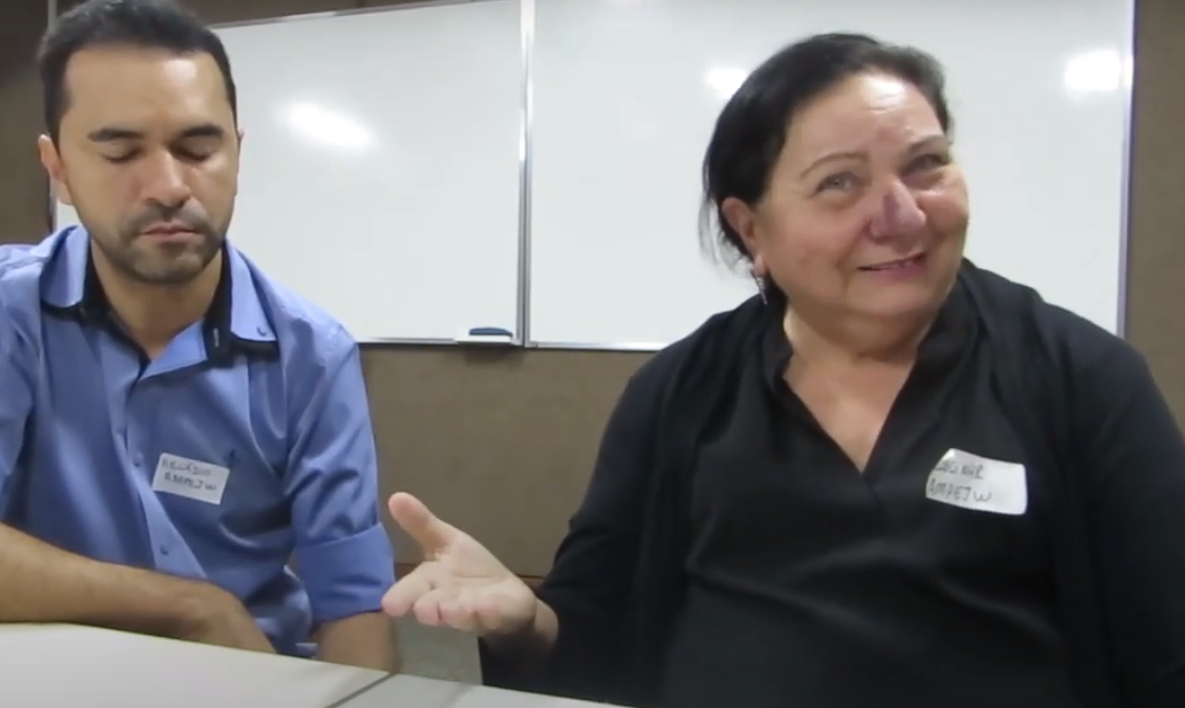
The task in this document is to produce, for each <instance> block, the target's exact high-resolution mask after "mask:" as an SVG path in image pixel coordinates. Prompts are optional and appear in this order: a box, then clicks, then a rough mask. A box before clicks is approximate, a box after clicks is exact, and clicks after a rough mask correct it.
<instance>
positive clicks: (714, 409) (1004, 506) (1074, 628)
mask: <svg viewBox="0 0 1185 708" xmlns="http://www.w3.org/2000/svg"><path fill="white" fill-rule="evenodd" d="M790 355H791V353H790V350H789V347H788V344H787V342H786V339H785V336H784V334H783V333H782V329H781V316H780V312H779V311H778V310H777V309H776V308H770V307H763V306H762V304H761V303H760V302H759V301H756V300H754V301H750V302H749V303H746V304H745V305H743V306H742V307H741V308H738V310H736V311H734V312H731V313H725V314H722V315H719V316H717V317H715V318H713V319H712V320H710V321H709V322H708V323H707V324H706V325H705V326H704V327H703V328H702V329H701V330H699V331H697V332H696V333H695V334H693V335H692V336H691V337H689V338H687V339H685V340H683V341H681V342H680V343H677V344H676V345H673V346H672V347H670V348H668V349H667V350H664V351H663V352H661V353H659V354H658V355H657V356H656V357H655V358H654V359H652V360H651V361H650V362H649V363H648V364H647V365H645V366H644V367H643V368H642V369H641V370H639V372H638V373H637V374H636V375H635V376H634V378H633V379H632V380H631V381H630V383H629V385H628V386H627V388H626V391H625V392H624V393H623V395H622V398H621V401H620V402H619V405H618V407H617V409H616V410H615V412H614V414H613V416H612V417H611V420H610V422H609V425H608V427H607V429H606V432H605V436H604V440H603V443H602V448H601V452H600V455H599V457H598V461H597V465H596V469H595V471H594V474H593V478H592V481H591V483H590V486H589V489H588V492H587V496H586V498H585V500H584V502H583V504H582V505H581V507H580V509H579V510H578V511H577V512H576V514H575V516H574V517H573V519H572V523H571V529H570V532H569V535H568V536H567V538H565V540H564V542H563V544H562V545H561V547H560V550H559V551H558V553H557V556H556V562H555V566H554V568H553V570H552V572H551V573H550V574H549V576H548V578H547V579H546V581H545V583H544V585H543V587H542V588H541V589H540V596H541V598H542V599H543V600H544V601H545V602H547V603H548V604H549V605H550V606H551V607H552V608H553V609H555V611H556V613H557V615H558V617H559V619H560V639H559V641H558V643H557V646H556V647H555V650H554V651H553V652H552V656H551V659H550V661H549V662H548V663H547V664H546V665H545V666H544V667H542V669H541V671H540V672H538V673H536V674H533V675H531V676H526V677H524V676H514V675H512V674H510V673H508V672H507V671H506V670H505V669H506V667H505V666H503V665H501V663H500V662H499V661H498V660H497V657H494V656H493V655H492V654H491V653H490V652H488V651H486V650H485V649H484V648H483V652H482V653H483V669H484V671H485V679H486V681H487V683H490V684H493V685H502V686H506V687H511V688H518V689H526V690H539V691H545V692H551V693H559V694H564V695H574V696H577V697H582V698H588V699H593V700H607V701H614V702H618V703H622V704H630V705H658V706H664V707H665V708H701V707H703V708H708V707H709V706H710V707H711V708H723V707H727V708H765V707H767V706H768V707H770V708H773V707H774V706H777V707H779V708H780V707H782V706H787V707H791V708H793V707H795V706H803V707H804V708H849V707H850V706H857V705H859V706H864V705H868V706H877V707H878V708H880V707H887V708H894V707H896V706H902V708H904V707H906V706H908V707H909V708H946V706H951V705H958V706H965V707H968V708H978V707H979V706H983V707H984V708H988V707H989V706H990V707H995V706H1000V705H1014V706H1018V707H1027V706H1034V708H1036V707H1040V708H1063V707H1065V708H1078V707H1079V706H1090V707H1091V708H1095V707H1096V706H1097V707H1100V708H1101V707H1107V708H1110V707H1112V706H1113V707H1115V708H1127V707H1129V706H1130V707H1133V708H1134V707H1135V706H1140V707H1152V706H1156V707H1158V708H1160V707H1164V708H1168V707H1169V706H1172V707H1173V708H1180V706H1185V544H1183V543H1180V542H1178V541H1177V539H1176V534H1175V524H1174V522H1175V520H1176V517H1178V516H1180V515H1182V514H1183V513H1185V442H1183V440H1182V437H1181V435H1180V432H1179V430H1178V428H1177V426H1176V425H1175V423H1174V421H1173V419H1172V416H1171V415H1170V413H1169V411H1168V409H1167V407H1166V405H1165V404H1164V401H1163V399H1162V397H1161V396H1160V394H1159V392H1158V391H1157V389H1156V387H1155V385H1154V383H1153V381H1152V378H1151V376H1150V375H1149V373H1148V370H1147V368H1146V366H1145V364H1144V363H1143V361H1142V360H1141V358H1140V357H1139V355H1138V354H1137V353H1136V352H1135V351H1134V350H1133V349H1132V348H1131V347H1130V346H1128V345H1126V344H1125V343H1124V342H1123V341H1122V340H1119V339H1118V338H1115V337H1113V336H1111V335H1109V334H1107V333H1106V332H1103V331H1102V330H1100V329H1098V328H1097V327H1095V326H1093V325H1092V324H1090V323H1088V322H1087V321H1085V320H1083V319H1081V318H1079V317H1077V316H1075V315H1072V314H1070V313H1068V312H1066V311H1064V310H1061V309H1059V308H1056V307H1053V306H1050V305H1047V304H1045V303H1043V302H1041V301H1040V299H1039V298H1037V297H1036V296H1035V294H1034V293H1032V291H1030V290H1028V289H1027V288H1023V287H1022V286H1019V285H1016V284H1013V283H1010V282H1008V281H1006V280H1004V279H1002V278H999V277H998V276H994V275H992V274H990V273H987V272H985V271H980V270H978V269H976V268H975V267H974V266H972V265H971V264H970V263H967V264H965V266H964V268H963V270H962V272H961V273H960V278H959V281H958V284H957V285H956V287H955V289H954V291H953V292H952V294H951V296H950V298H949V299H948V301H947V302H946V304H945V305H944V307H943V309H942V312H941V314H940V317H939V320H938V322H937V323H936V325H935V327H934V328H933V329H932V331H931V333H930V335H929V336H928V338H927V340H926V341H925V343H924V344H923V347H922V350H921V352H920V354H919V360H918V363H917V365H916V366H915V368H914V371H913V372H912V373H911V375H910V377H909V379H908V381H907V382H906V384H905V386H904V388H903V390H902V392H901V393H900V395H899V396H898V399H897V401H896V402H895V404H894V406H893V409H892V410H891V412H890V416H889V418H888V420H887V422H886V425H885V427H884V429H883V432H882V434H881V436H880V438H879V439H878V441H877V443H876V446H875V447H874V449H873V452H872V456H871V458H870V460H869V463H868V466H867V469H866V470H865V471H864V473H863V474H861V473H860V472H859V471H858V470H856V468H855V467H854V466H853V465H852V463H851V462H850V461H848V459H847V458H846V457H845V456H844V454H843V453H842V451H840V450H839V448H838V446H837V445H836V444H835V443H834V442H833V441H832V440H831V439H830V438H829V437H828V436H827V435H826V434H825V433H824V432H823V431H822V429H821V428H820V427H819V425H818V424H817V423H816V422H815V420H814V419H813V417H812V416H811V415H810V413H809V411H807V410H806V408H805V406H804V405H803V404H802V403H801V401H799V400H798V399H797V398H796V397H795V396H794V395H793V393H792V392H790V391H789V389H788V387H787V386H786V385H785V383H784V382H783V379H782V372H783V371H784V370H785V366H786V364H787V362H788V358H789V356H790ZM960 475H962V476H965V477H966V479H960ZM964 482H966V483H964Z"/></svg>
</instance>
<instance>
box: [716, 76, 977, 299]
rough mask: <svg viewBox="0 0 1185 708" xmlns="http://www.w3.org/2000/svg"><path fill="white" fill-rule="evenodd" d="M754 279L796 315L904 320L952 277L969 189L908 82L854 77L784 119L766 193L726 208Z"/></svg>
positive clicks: (941, 292)
mask: <svg viewBox="0 0 1185 708" xmlns="http://www.w3.org/2000/svg"><path fill="white" fill-rule="evenodd" d="M724 210H725V214H726V216H727V218H728V220H729V223H730V224H731V225H732V226H733V228H735V229H736V230H737V231H738V232H739V233H740V234H741V236H742V238H743V239H744V240H745V243H746V246H747V247H748V249H749V253H750V254H751V255H752V256H753V262H754V270H755V274H756V275H759V276H760V275H765V274H769V275H771V276H772V277H773V280H774V281H775V282H776V283H777V284H778V285H779V287H781V288H782V290H783V291H784V292H785V293H786V294H787V295H788V296H789V297H790V301H791V302H793V303H794V308H795V310H796V311H797V312H798V313H799V315H800V316H802V314H803V313H804V311H807V310H809V311H811V312H814V313H817V314H822V315H827V316H848V317H851V316H855V317H863V318H877V319H897V318H912V317H917V316H919V315H925V314H928V313H931V312H933V311H934V310H936V309H937V308H938V307H939V306H940V304H941V302H942V301H943V300H944V299H945V297H946V295H947V293H948V292H949V290H950V287H951V284H952V283H953V281H954V278H955V275H956V273H957V272H958V268H959V263H960V261H961V259H962V255H963V242H964V239H965V235H966V230H967V219H968V205H967V189H966V185H965V184H964V181H963V174H962V172H961V171H960V169H959V167H958V165H956V164H955V162H954V159H953V157H952V154H951V146H950V143H949V142H948V140H947V137H946V135H945V134H944V133H943V130H942V127H941V125H940V124H939V121H938V117H937V116H936V115H935V113H934V109H933V108H932V107H931V106H930V104H929V102H928V101H927V100H926V99H925V97H924V96H923V95H922V94H921V93H920V92H919V91H918V89H917V88H916V87H915V86H914V85H913V84H911V83H909V82H908V81H904V80H902V79H898V78H896V77H894V76H891V75H887V74H883V73H868V74H860V75H857V76H853V77H851V78H849V79H847V80H845V81H844V82H843V83H841V84H838V85H837V86H835V87H833V88H832V89H830V90H829V91H827V92H826V93H824V94H822V95H820V96H819V97H817V98H815V99H814V100H813V101H811V102H809V103H808V104H806V105H804V106H803V107H802V108H800V109H799V110H798V111H797V112H796V113H795V114H794V115H793V116H791V121H790V128H789V131H788V133H787V135H786V141H785V145H784V146H783V148H782V152H781V154H780V155H779V157H778V160H777V163H776V165H775V166H774V169H773V173H772V175H771V177H770V181H769V186H768V188H767V191H766V194H765V196H764V197H763V198H762V199H761V201H760V202H759V203H757V204H755V205H752V206H750V205H745V204H744V203H742V202H740V201H739V200H736V199H731V200H728V201H726V203H725V205H724Z"/></svg>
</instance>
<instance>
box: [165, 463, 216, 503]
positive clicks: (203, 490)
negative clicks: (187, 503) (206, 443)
mask: <svg viewBox="0 0 1185 708" xmlns="http://www.w3.org/2000/svg"><path fill="white" fill-rule="evenodd" d="M228 477H230V470H229V469H227V468H226V467H219V466H218V465H212V464H210V463H209V462H200V461H198V460H191V459H189V458H187V457H178V456H177V455H170V454H168V453H167V452H166V453H163V454H162V455H161V456H160V461H159V462H157V463H156V475H155V476H153V478H152V489H153V491H156V492H164V493H165V494H176V495H177V496H179V497H188V498H189V499H196V500H197V501H201V502H206V503H207V504H221V503H222V493H223V492H224V491H226V480H227V478H228Z"/></svg>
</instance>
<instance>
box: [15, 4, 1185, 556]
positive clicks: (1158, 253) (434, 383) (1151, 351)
mask: <svg viewBox="0 0 1185 708" xmlns="http://www.w3.org/2000/svg"><path fill="white" fill-rule="evenodd" d="M383 4H395V3H383V2H370V3H368V2H351V1H349V0H195V2H193V5H194V6H195V7H196V8H197V9H198V10H199V11H200V12H201V13H202V14H203V15H204V16H205V17H206V19H207V20H209V21H211V22H228V21H240V20H250V19H259V18H265V17H274V16H277V15H278V14H280V13H284V14H293V13H297V12H308V11H321V10H333V9H345V8H355V7H365V6H370V5H373V6H379V5H383ZM3 5H4V8H3V9H2V10H0V240H7V241H31V240H38V239H40V238H42V237H43V236H44V234H45V232H46V229H47V227H48V217H47V209H46V200H47V196H46V188H45V182H44V179H43V177H42V174H41V171H40V168H39V166H38V164H37V161H36V153H35V150H34V140H35V137H36V135H37V133H38V131H39V129H40V123H39V117H38V112H39V107H40V97H39V92H38V87H37V85H36V81H35V76H34V73H33V68H32V64H31V60H30V57H31V54H32V50H33V47H34V44H35V41H36V37H37V35H38V33H39V32H40V31H41V27H42V24H43V23H44V19H45V12H44V8H43V7H42V6H41V4H40V3H39V2H37V1H36V0H7V1H6V2H4V3H3ZM1138 5H1139V11H1138V18H1137V24H1138V31H1137V52H1136V91H1135V94H1136V112H1135V113H1136V115H1135V133H1136V138H1135V143H1134V155H1133V160H1132V163H1133V172H1132V188H1133V193H1132V202H1131V204H1132V209H1131V216H1132V218H1131V253H1130V259H1129V266H1130V267H1129V274H1128V312H1127V315H1128V323H1129V335H1130V339H1131V340H1132V341H1133V342H1134V343H1135V344H1136V345H1137V346H1138V347H1139V348H1141V349H1142V350H1143V351H1144V352H1146V353H1147V354H1148V356H1149V358H1150V360H1151V362H1152V365H1153V368H1154V370H1155V372H1156V375H1157V377H1158V379H1159V381H1160V383H1161V385H1162V387H1163V388H1164V390H1165V393H1166V395H1167V396H1168V397H1169V399H1170V401H1171V402H1172V404H1173V407H1174V409H1175V410H1176V412H1177V415H1178V416H1179V417H1181V416H1182V415H1185V356H1183V355H1182V354H1183V353H1185V318H1182V317H1181V316H1180V315H1179V314H1178V313H1179V312H1180V311H1181V309H1182V303H1185V276H1182V273H1183V272H1185V199H1183V198H1181V196H1180V190H1181V188H1182V187H1183V186H1185V140H1182V138H1183V137H1185V136H1183V135H1182V130H1185V129H1182V128H1181V127H1180V126H1183V125H1185V90H1182V89H1183V87H1185V84H1183V83H1182V81H1181V76H1183V75H1185V2H1181V0H1140V1H1139V2H1138ZM18 8H19V9H18ZM1018 218H1023V215H1018ZM689 238H693V237H692V236H689ZM644 359H645V355H639V354H619V353H606V352H527V353H519V354H476V353H466V352H461V351H455V350H451V349H432V348H415V347H394V346H391V347H374V348H369V349H367V350H366V352H365V366H366V374H367V382H368V386H369V390H370V396H371V406H372V408H373V411H374V420H375V427H376V433H377V436H378V440H379V448H380V456H381V462H382V473H383V487H384V491H385V492H390V491H393V490H395V489H404V490H408V491H412V492H414V493H416V494H419V495H421V496H422V497H423V498H424V499H425V500H427V501H428V503H429V504H431V505H432V506H434V507H435V508H436V509H437V510H438V512H439V513H440V514H441V515H442V516H445V517H447V518H449V519H451V520H452V521H454V522H455V523H457V524H458V525H460V526H462V527H464V528H466V529H467V530H469V531H471V532H472V533H473V534H474V535H475V536H477V537H478V538H480V539H482V540H484V541H485V542H486V543H487V544H488V545H489V546H490V547H491V548H492V549H493V550H494V551H495V552H496V553H498V554H499V555H501V556H502V557H503V558H504V559H505V560H506V561H507V563H508V564H509V565H510V566H511V567H512V568H513V569H514V570H516V571H518V572H519V573H521V574H525V575H538V574H542V573H543V572H544V571H545V570H546V569H547V567H548V566H549V564H550V560H551V554H552V551H553V549H554V547H555V544H556V542H557V541H558V539H559V536H560V535H561V534H562V532H563V529H564V526H565V524H566V522H567V517H568V515H569V514H570V513H571V511H572V509H573V508H574V507H575V505H576V503H577V502H578V500H579V498H580V494H581V493H582V491H583V488H584V485H585V482H586V480H587V477H588V473H589V471H590V469H591V465H592V459H593V455H594V453H595V450H596V444H597V440H598V438H599V436H600V431H601V427H602V426H603V424H604V420H605V417H606V416H607V415H608V412H609V409H610V407H611V406H612V404H613V401H614V399H615V398H616V395H617V392H618V391H619V390H620V388H621V386H622V384H624V382H625V379H626V377H628V376H629V375H630V373H632V372H633V371H634V370H635V369H636V368H637V366H638V365H639V364H640V363H641V362H642V361H644ZM396 542H397V544H398V546H399V547H400V548H402V549H407V548H408V546H407V544H406V542H405V541H404V540H403V539H402V538H396ZM401 560H407V561H411V560H415V559H414V558H413V557H412V554H411V553H407V554H405V555H404V556H403V558H401Z"/></svg>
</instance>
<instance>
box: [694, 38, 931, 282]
mask: <svg viewBox="0 0 1185 708" xmlns="http://www.w3.org/2000/svg"><path fill="white" fill-rule="evenodd" d="M870 71H880V72H884V73H887V74H892V75H894V76H896V77H898V78H900V79H902V80H904V81H908V82H910V83H911V84H913V85H914V86H916V87H917V88H918V90H919V91H921V93H922V95H923V96H925V97H926V100H927V101H929V102H930V105H931V106H933V108H934V112H935V113H936V114H937V115H938V122H939V124H941V126H942V129H943V131H944V132H946V133H948V134H949V133H950V132H951V130H952V127H953V126H952V125H951V117H950V111H949V109H948V107H947V104H946V96H945V95H944V90H945V89H944V85H945V77H944V76H943V71H942V65H941V64H939V63H938V61H937V60H936V59H935V58H934V57H932V56H930V55H929V54H926V53H925V52H922V51H920V50H917V49H913V48H911V47H904V46H897V45H893V44H887V43H885V42H882V41H880V40H878V39H875V38H873V37H869V36H867V35H862V34H850V33H831V34H819V35H814V36H812V37H808V38H807V39H804V40H802V41H800V42H796V43H794V44H791V45H790V46H788V47H785V48H784V49H782V50H781V51H779V52H778V53H777V54H774V55H773V56H772V57H770V58H769V59H767V60H766V61H765V62H764V63H762V64H761V66H759V67H757V69H756V70H754V71H753V73H752V74H750V75H749V77H748V79H746V80H745V82H744V83H743V84H742V85H741V87H740V88H739V89H738V90H737V92H736V93H735V94H733V96H732V98H731V99H730V100H729V101H728V104H727V105H725V106H724V110H723V111H721V113H720V117H719V118H717V119H716V128H715V130H714V131H713V132H712V139H711V141H710V142H709V143H708V149H707V152H706V153H705V154H704V163H703V190H704V193H703V205H702V210H701V224H702V228H701V233H700V237H701V239H702V245H703V246H704V249H705V250H706V251H708V252H711V253H716V254H718V255H719V254H721V252H722V251H727V252H731V254H732V255H733V256H735V258H734V259H730V260H732V262H733V263H735V262H736V260H748V259H749V253H748V252H747V251H746V250H745V244H744V242H743V241H742V240H741V237H740V234H738V233H737V232H736V231H735V230H733V228H732V227H731V226H729V224H728V220H727V219H725V218H724V213H723V211H722V210H721V205H722V204H723V203H724V200H725V199H727V198H728V197H736V198H737V199H740V200H741V201H743V202H745V203H746V204H754V203H756V202H757V201H759V200H760V199H761V197H762V196H763V195H764V194H765V191H766V189H767V188H768V187H769V180H770V175H771V173H772V172H773V169H774V165H775V163H776V162H777V160H778V155H779V154H780V153H781V152H782V146H783V145H784V144H785V142H786V133H787V130H788V129H789V125H790V120H791V119H792V116H793V115H794V113H795V112H796V111H797V110H798V109H799V108H801V107H802V106H803V104H805V103H807V102H808V101H810V100H811V99H813V98H815V97H817V96H818V95H819V94H821V93H823V92H824V91H826V90H827V89H829V88H832V87H833V86H835V85H836V84H838V83H840V82H841V81H843V80H845V79H847V78H849V77H851V76H853V75H856V74H862V73H866V72H870ZM713 227H714V228H713ZM767 284H768V283H767Z"/></svg>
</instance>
